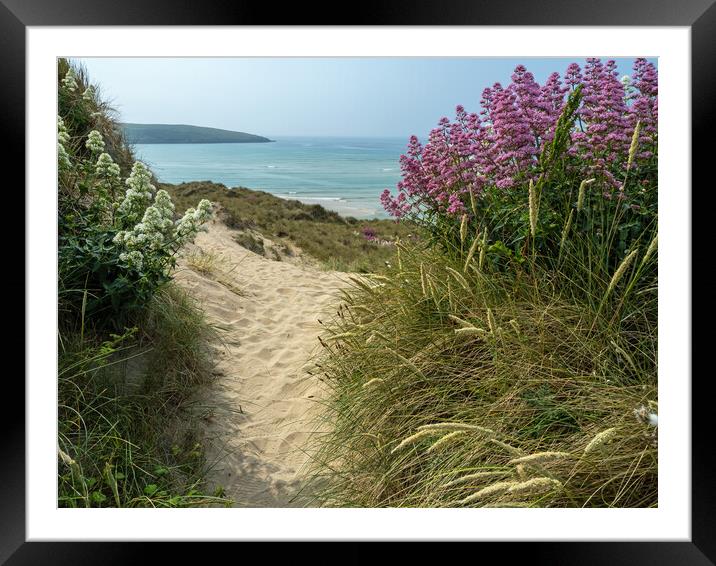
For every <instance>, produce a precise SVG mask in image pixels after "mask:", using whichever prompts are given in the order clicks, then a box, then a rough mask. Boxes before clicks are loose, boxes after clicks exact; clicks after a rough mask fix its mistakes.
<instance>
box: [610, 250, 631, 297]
mask: <svg viewBox="0 0 716 566" xmlns="http://www.w3.org/2000/svg"><path fill="white" fill-rule="evenodd" d="M638 252H639V248H637V249H635V250H634V251H632V252H631V253H630V254H629V255H627V256H626V257H625V258H624V259H623V260H622V262H621V263H620V264H619V267H617V270H616V271H615V272H614V275H613V276H612V280H611V281H610V282H609V287H608V288H607V293H606V295H607V296H608V295H609V294H610V293H611V292H612V291H613V290H614V287H616V286H617V283H619V280H620V279H621V278H622V277H623V276H624V273H626V270H627V269H629V266H630V265H631V262H632V261H634V258H635V257H636V254H637V253H638Z"/></svg>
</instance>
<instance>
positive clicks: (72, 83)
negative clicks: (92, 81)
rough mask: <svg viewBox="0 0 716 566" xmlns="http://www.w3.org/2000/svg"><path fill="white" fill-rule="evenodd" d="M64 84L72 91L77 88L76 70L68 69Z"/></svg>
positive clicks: (63, 80)
mask: <svg viewBox="0 0 716 566" xmlns="http://www.w3.org/2000/svg"><path fill="white" fill-rule="evenodd" d="M62 86H63V87H65V88H66V89H67V90H68V91H70V92H74V91H76V90H77V78H76V77H75V72H74V71H73V70H72V69H68V71H67V74H66V75H65V78H64V79H62Z"/></svg>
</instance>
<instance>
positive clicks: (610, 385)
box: [317, 249, 657, 507]
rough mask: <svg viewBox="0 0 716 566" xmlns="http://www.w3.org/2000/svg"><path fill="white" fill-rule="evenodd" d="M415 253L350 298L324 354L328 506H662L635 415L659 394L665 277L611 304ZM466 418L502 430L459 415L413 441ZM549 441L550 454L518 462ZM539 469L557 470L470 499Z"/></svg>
mask: <svg viewBox="0 0 716 566" xmlns="http://www.w3.org/2000/svg"><path fill="white" fill-rule="evenodd" d="M401 255H402V257H401V260H400V261H399V262H398V265H397V269H395V270H394V273H395V274H394V276H392V277H384V278H378V279H375V283H374V284H372V285H371V286H364V285H356V286H355V288H354V289H352V290H351V291H350V292H349V293H348V294H347V295H346V297H345V300H346V306H345V307H343V308H341V310H340V311H339V315H338V317H337V318H336V319H335V320H334V322H333V324H332V326H331V327H330V328H331V331H332V332H333V334H334V336H333V337H332V338H328V340H326V344H327V345H326V349H325V353H324V356H323V359H322V360H320V361H319V364H320V367H321V368H322V377H323V379H324V380H325V381H326V382H327V383H328V384H329V385H330V386H331V388H332V394H331V396H330V399H329V400H328V403H327V404H328V407H329V409H330V411H329V412H328V413H327V415H326V418H327V419H328V421H329V424H328V426H327V427H326V428H324V430H331V431H332V432H330V433H328V434H327V435H325V436H324V437H322V438H321V439H320V441H319V445H320V446H319V447H320V456H319V458H318V461H317V479H319V478H320V479H321V480H322V485H326V484H327V485H328V486H329V488H328V489H327V490H326V491H324V493H323V498H324V501H323V503H324V504H325V505H333V506H361V507H384V506H388V507H404V506H407V507H415V506H421V507H423V506H426V507H445V506H448V507H451V506H460V505H470V506H491V505H497V506H509V505H518V506H540V507H541V506H571V507H582V506H586V507H594V506H595V507H651V506H655V505H656V504H657V447H656V436H655V434H656V429H655V428H653V427H650V426H649V425H648V424H646V423H644V422H643V421H640V420H639V419H638V418H637V417H636V415H635V410H637V409H639V408H640V407H646V409H647V410H649V411H654V410H655V408H656V402H657V371H656V323H655V317H653V316H652V314H653V313H655V312H656V311H655V306H656V287H655V286H654V287H653V288H650V289H649V288H647V289H645V291H644V292H643V293H641V296H640V297H637V298H636V299H635V300H634V301H631V302H630V304H626V305H625V304H623V303H622V302H621V301H622V297H617V296H614V297H613V300H610V301H608V302H607V303H605V306H604V308H602V309H600V310H599V311H597V310H596V309H594V308H593V306H592V305H590V304H589V302H588V301H583V300H575V299H574V297H570V296H569V294H568V293H565V292H564V290H565V286H564V281H565V279H566V274H564V273H549V272H548V273H545V272H540V271H538V270H537V271H535V272H530V271H529V270H524V271H521V272H520V273H519V274H518V275H517V276H516V277H514V276H505V275H504V274H500V273H495V272H489V271H487V270H480V269H477V263H478V262H477V261H476V260H473V261H472V268H469V269H466V271H464V265H463V261H462V260H458V259H453V260H451V259H449V258H448V257H447V256H446V255H445V254H443V253H441V252H439V251H435V250H433V251H430V250H427V251H426V250H420V249H409V250H405V251H403V252H402V253H401ZM652 261H653V259H652ZM468 267H469V266H468ZM601 283H602V284H603V287H602V288H601V292H602V293H603V292H604V289H605V288H606V284H607V283H608V281H605V282H601ZM620 289H623V287H621V288H620ZM488 309H489V311H488ZM455 317H457V318H455ZM463 327H474V328H477V329H480V330H475V329H473V330H467V331H462V332H456V331H457V330H459V329H461V328H463ZM455 422H457V423H468V424H469V425H471V426H473V427H484V428H485V429H490V430H491V431H493V432H492V433H490V432H488V431H484V430H483V431H480V430H479V429H475V428H473V429H472V430H468V431H463V432H457V431H456V430H455V429H451V428H450V427H449V426H447V427H446V428H445V429H443V430H434V431H432V432H431V433H424V434H425V435H424V436H420V437H418V438H414V439H412V440H410V441H409V442H407V444H404V445H403V446H400V444H401V442H403V441H405V440H406V439H408V438H410V437H411V436H412V435H414V434H416V433H418V432H420V428H419V427H421V426H424V425H433V424H436V423H455ZM610 429H613V431H612V432H609V433H607V434H608V435H610V434H612V433H613V434H614V436H613V438H610V439H609V440H610V441H609V443H605V444H604V445H603V446H600V447H599V448H596V449H594V450H590V451H588V452H589V453H586V454H585V448H586V447H587V446H588V445H589V444H590V442H592V441H593V440H594V439H595V438H597V437H598V435H599V434H600V433H603V432H605V431H609V430H610ZM451 433H454V434H453V435H452V436H447V435H449V434H451ZM443 438H444V440H441V441H440V443H439V444H438V440H439V439H443ZM495 441H497V442H495ZM544 452H561V453H564V454H563V455H560V456H552V457H551V456H550V455H546V456H545V455H544V454H543V453H544ZM540 453H542V455H541V456H537V458H538V460H539V459H540V458H545V460H544V461H543V462H539V461H538V462H536V463H534V464H523V465H521V466H520V465H518V463H515V462H513V460H514V459H516V458H519V457H521V456H529V455H533V456H534V455H535V454H540ZM550 458H552V459H550ZM471 474H478V475H476V476H472V477H469V476H470V475H471ZM534 478H548V479H547V480H544V479H543V480H539V481H541V482H545V483H546V485H543V486H542V487H541V488H539V486H534V487H533V488H532V489H531V490H528V491H526V492H524V493H522V494H519V495H508V494H505V493H503V492H501V491H500V490H501V489H502V487H501V486H497V487H496V488H494V489H495V490H496V491H495V492H493V493H492V494H489V493H488V494H485V495H480V496H477V497H476V498H475V499H472V500H467V501H465V499H466V498H468V497H470V496H474V495H475V494H477V493H478V492H479V491H480V490H481V489H483V488H485V487H487V486H492V485H495V484H497V483H499V482H512V483H513V484H514V483H519V482H524V481H527V480H531V479H534ZM326 480H327V481H326ZM551 480H557V481H559V482H560V483H561V487H558V488H555V487H554V486H555V485H557V484H552V483H550V482H551ZM503 486H504V484H503Z"/></svg>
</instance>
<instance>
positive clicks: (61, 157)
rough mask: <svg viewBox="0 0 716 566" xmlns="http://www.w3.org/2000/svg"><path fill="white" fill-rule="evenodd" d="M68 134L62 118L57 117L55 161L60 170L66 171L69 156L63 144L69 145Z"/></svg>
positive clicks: (68, 164) (68, 165)
mask: <svg viewBox="0 0 716 566" xmlns="http://www.w3.org/2000/svg"><path fill="white" fill-rule="evenodd" d="M69 141H70V134H69V133H67V127H66V126H65V123H64V122H63V121H62V118H60V117H59V116H58V117H57V161H58V164H59V166H60V169H68V168H69V167H70V165H71V163H70V156H69V154H68V153H67V150H66V149H65V144H67V143H69Z"/></svg>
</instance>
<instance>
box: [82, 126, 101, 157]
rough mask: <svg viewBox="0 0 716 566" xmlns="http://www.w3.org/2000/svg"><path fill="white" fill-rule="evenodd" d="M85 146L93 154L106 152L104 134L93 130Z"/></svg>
mask: <svg viewBox="0 0 716 566" xmlns="http://www.w3.org/2000/svg"><path fill="white" fill-rule="evenodd" d="M85 145H86V146H87V149H89V150H90V151H91V152H92V153H95V154H97V153H102V152H103V151H104V140H103V139H102V134H100V133H99V132H98V131H97V130H92V131H91V132H90V133H89V135H88V136H87V141H86V142H85Z"/></svg>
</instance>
